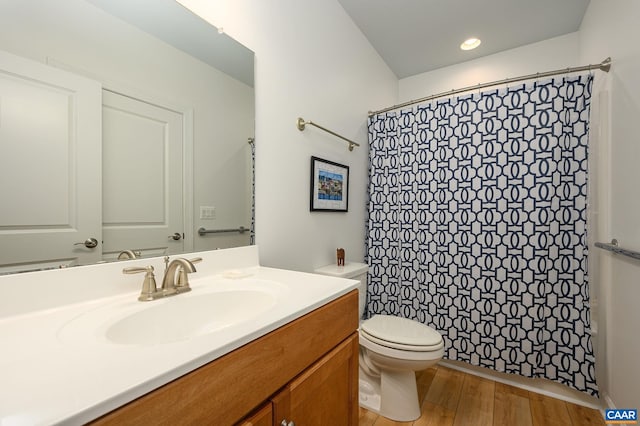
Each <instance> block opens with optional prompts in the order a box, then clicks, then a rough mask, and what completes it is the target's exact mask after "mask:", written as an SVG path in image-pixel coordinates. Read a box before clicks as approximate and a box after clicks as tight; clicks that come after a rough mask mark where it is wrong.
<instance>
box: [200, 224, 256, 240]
mask: <svg viewBox="0 0 640 426" xmlns="http://www.w3.org/2000/svg"><path fill="white" fill-rule="evenodd" d="M248 230H249V228H245V227H244V226H241V227H239V228H232V229H205V228H199V229H198V235H200V236H201V237H202V236H203V235H205V234H224V233H230V232H238V233H240V234H244V233H245V232H247V231H248Z"/></svg>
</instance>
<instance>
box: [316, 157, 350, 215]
mask: <svg viewBox="0 0 640 426" xmlns="http://www.w3.org/2000/svg"><path fill="white" fill-rule="evenodd" d="M309 208H310V210H311V211H326V212H346V211H348V209H349V167H348V166H344V165H342V164H338V163H334V162H333V161H328V160H323V159H322V158H318V157H311V200H310V207H309Z"/></svg>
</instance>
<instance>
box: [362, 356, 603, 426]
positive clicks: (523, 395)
mask: <svg viewBox="0 0 640 426" xmlns="http://www.w3.org/2000/svg"><path fill="white" fill-rule="evenodd" d="M416 380H417V383H418V398H419V400H420V401H421V403H422V416H421V417H420V418H419V419H417V420H416V421H413V422H394V421H392V420H389V419H387V418H385V417H382V416H379V415H377V414H375V413H373V412H370V411H367V410H365V409H364V408H360V426H452V425H453V426H467V425H470V426H483V425H487V426H556V425H557V426H560V425H562V426H592V425H594V426H595V425H598V426H601V425H604V424H605V422H604V419H603V418H602V415H601V414H600V412H599V411H598V410H595V409H592V408H587V407H583V406H581V405H576V404H572V403H569V402H564V401H561V400H558V399H554V398H550V397H548V396H544V395H540V394H537V393H533V392H529V391H526V390H524V389H520V388H516V387H513V386H510V385H505V384H503V383H499V382H494V381H492V380H488V379H484V378H482V377H477V376H474V375H471V374H466V373H463V372H461V371H457V370H452V369H450V368H447V367H442V366H436V367H432V368H430V369H428V370H425V371H422V372H419V373H418V375H417V377H416Z"/></svg>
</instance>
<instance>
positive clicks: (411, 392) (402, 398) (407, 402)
mask: <svg viewBox="0 0 640 426" xmlns="http://www.w3.org/2000/svg"><path fill="white" fill-rule="evenodd" d="M361 377H362V372H361ZM371 379H373V380H371ZM378 384H379V386H378ZM358 399H359V403H360V406H361V407H363V408H365V409H367V410H369V411H372V412H374V413H376V414H379V415H381V416H383V417H386V418H388V419H391V420H395V421H398V422H407V421H413V420H416V419H417V418H419V417H420V403H419V402H418V388H417V385H416V373H415V372H414V371H386V372H384V373H382V374H381V375H380V377H379V378H377V380H376V378H371V377H368V378H364V379H363V378H361V379H360V381H359V392H358Z"/></svg>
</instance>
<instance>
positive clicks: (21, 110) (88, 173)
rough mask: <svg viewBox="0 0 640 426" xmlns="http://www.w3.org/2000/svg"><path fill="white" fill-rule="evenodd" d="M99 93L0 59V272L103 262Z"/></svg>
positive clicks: (65, 76) (93, 85)
mask: <svg viewBox="0 0 640 426" xmlns="http://www.w3.org/2000/svg"><path fill="white" fill-rule="evenodd" d="M100 91H101V87H100V84H99V83H97V82H95V81H92V80H89V79H86V78H83V77H79V76H76V75H74V74H71V73H68V72H64V71H60V70H55V69H52V68H51V67H47V66H45V65H43V64H40V63H37V62H34V61H30V60H26V59H23V58H20V57H17V56H14V55H11V54H8V53H5V52H1V51H0V194H2V198H3V199H2V201H1V205H2V207H1V208H0V253H1V257H0V272H8V271H12V270H25V269H37V268H43V267H53V266H59V265H66V264H72V263H90V262H95V261H97V260H100V259H101V258H102V251H101V249H102V247H101V244H100V241H101V223H100V210H101V204H102V200H101V196H100V192H97V193H96V192H95V191H94V190H93V186H94V182H96V181H100V179H101V162H100V143H101V135H100V131H101V126H100V114H101V108H100V97H101V95H100ZM91 239H95V240H96V241H97V242H98V244H97V245H95V246H94V244H92V243H91V241H92V240H91ZM85 241H89V242H88V243H87V244H85ZM92 246H93V247H92Z"/></svg>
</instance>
